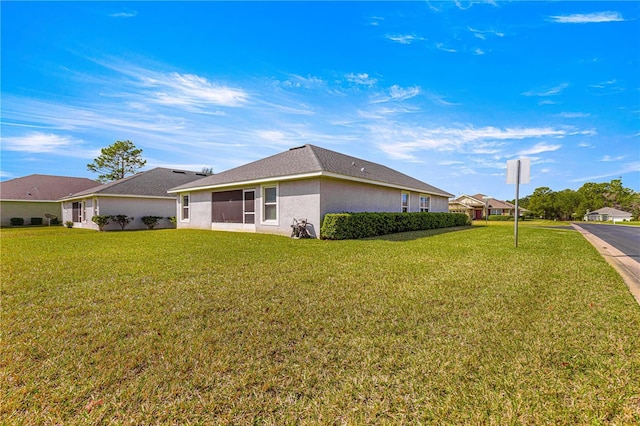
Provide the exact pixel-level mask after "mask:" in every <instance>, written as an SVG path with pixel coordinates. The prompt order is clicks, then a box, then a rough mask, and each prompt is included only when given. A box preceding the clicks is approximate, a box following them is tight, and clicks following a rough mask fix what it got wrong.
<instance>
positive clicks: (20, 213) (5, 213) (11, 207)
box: [0, 200, 62, 226]
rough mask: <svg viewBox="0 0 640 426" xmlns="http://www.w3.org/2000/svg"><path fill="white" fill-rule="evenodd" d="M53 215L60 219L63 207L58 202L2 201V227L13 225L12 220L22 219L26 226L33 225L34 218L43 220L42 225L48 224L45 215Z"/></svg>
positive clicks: (0, 223)
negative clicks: (32, 219) (15, 218)
mask: <svg viewBox="0 0 640 426" xmlns="http://www.w3.org/2000/svg"><path fill="white" fill-rule="evenodd" d="M47 213H49V214H53V215H55V216H57V217H58V219H60V217H61V216H62V209H61V205H60V203H59V202H57V201H10V200H4V201H0V216H1V219H0V226H9V225H11V218H13V217H21V218H22V219H24V224H25V225H30V224H31V218H32V217H39V218H42V224H43V225H46V224H47V223H48V221H47V218H46V217H45V214H47Z"/></svg>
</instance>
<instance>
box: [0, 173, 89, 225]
mask: <svg viewBox="0 0 640 426" xmlns="http://www.w3.org/2000/svg"><path fill="white" fill-rule="evenodd" d="M99 184H100V183H99V182H96V181H95V180H91V179H87V178H77V177H68V176H52V175H39V174H34V175H29V176H25V177H21V178H16V179H11V180H7V181H4V182H0V216H1V219H0V226H9V225H10V224H11V218H13V217H18V218H22V219H24V224H25V225H30V224H31V222H32V220H31V219H32V218H37V222H40V221H42V223H43V224H47V223H49V221H48V218H47V216H45V215H48V216H49V217H51V216H55V217H56V218H57V219H61V218H62V205H61V204H60V201H58V200H59V199H60V198H61V197H64V196H65V195H69V194H73V193H74V192H78V191H83V190H85V189H87V188H92V187H94V186H96V185H99Z"/></svg>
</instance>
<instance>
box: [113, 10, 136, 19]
mask: <svg viewBox="0 0 640 426" xmlns="http://www.w3.org/2000/svg"><path fill="white" fill-rule="evenodd" d="M137 15H138V12H136V11H131V12H117V13H112V14H110V15H109V16H110V17H111V18H134V17H136V16H137Z"/></svg>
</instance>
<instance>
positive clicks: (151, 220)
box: [142, 216, 163, 229]
mask: <svg viewBox="0 0 640 426" xmlns="http://www.w3.org/2000/svg"><path fill="white" fill-rule="evenodd" d="M162 218H163V217H162V216H142V223H144V224H145V225H147V229H153V228H154V227H155V226H156V225H157V224H158V222H159V221H160V219H162Z"/></svg>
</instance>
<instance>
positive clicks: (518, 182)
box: [513, 160, 520, 247]
mask: <svg viewBox="0 0 640 426" xmlns="http://www.w3.org/2000/svg"><path fill="white" fill-rule="evenodd" d="M518 198H520V160H518V172H517V174H516V212H515V216H516V217H515V225H514V229H513V234H514V242H515V247H518V216H519V213H520V212H519V209H518Z"/></svg>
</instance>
